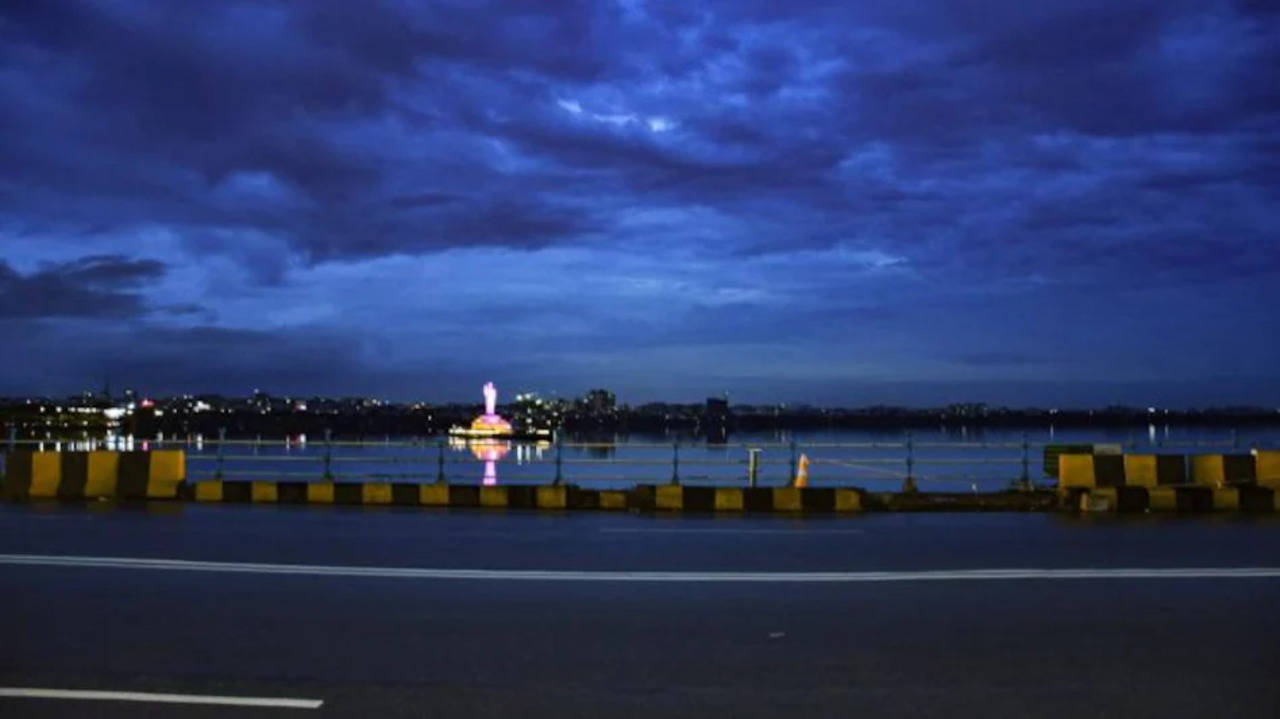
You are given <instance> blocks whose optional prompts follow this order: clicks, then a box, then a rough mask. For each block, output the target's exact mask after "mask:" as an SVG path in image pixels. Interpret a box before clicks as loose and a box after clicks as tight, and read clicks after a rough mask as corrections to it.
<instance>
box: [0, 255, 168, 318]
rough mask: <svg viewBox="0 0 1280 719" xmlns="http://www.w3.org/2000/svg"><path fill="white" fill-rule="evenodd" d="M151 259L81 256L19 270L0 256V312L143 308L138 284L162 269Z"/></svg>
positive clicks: (134, 312) (111, 313)
mask: <svg viewBox="0 0 1280 719" xmlns="http://www.w3.org/2000/svg"><path fill="white" fill-rule="evenodd" d="M164 270H165V268H164V265H163V264H162V263H160V262H157V261H155V260H131V259H129V258H126V257H122V256H120V255H103V256H95V257H84V258H81V259H79V260H76V261H74V262H67V263H63V264H58V265H53V266H49V267H44V268H41V269H39V270H37V271H35V272H31V273H29V274H22V273H20V272H18V271H17V270H15V269H13V268H12V267H10V266H9V265H8V264H6V263H5V262H3V261H0V318H15V317H16V318H32V317H111V318H129V317H136V316H140V315H142V314H145V313H146V312H148V307H147V303H146V301H145V299H144V298H143V296H142V294H141V293H140V290H141V289H143V286H144V285H145V284H146V283H147V282H149V281H152V280H156V279H158V278H159V277H160V276H162V275H163V274H164Z"/></svg>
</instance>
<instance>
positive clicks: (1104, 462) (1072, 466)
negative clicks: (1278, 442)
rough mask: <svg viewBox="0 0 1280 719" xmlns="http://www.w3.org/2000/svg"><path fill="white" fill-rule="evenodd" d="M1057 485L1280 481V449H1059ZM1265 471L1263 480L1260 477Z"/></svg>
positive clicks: (1100, 486) (1092, 486) (1279, 483)
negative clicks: (1093, 451) (1191, 452)
mask: <svg viewBox="0 0 1280 719" xmlns="http://www.w3.org/2000/svg"><path fill="white" fill-rule="evenodd" d="M1058 464H1059V466H1058V489H1059V490H1061V491H1064V492H1065V491H1070V490H1078V489H1105V488H1114V487H1146V488H1148V489H1150V488H1157V487H1165V486H1179V485H1195V486H1201V487H1211V488H1219V489H1221V488H1224V487H1232V486H1241V485H1254V484H1257V485H1258V486H1264V487H1273V486H1280V452H1263V451H1254V452H1252V453H1250V454H1195V455H1191V456H1190V457H1184V456H1183V455H1180V454H1123V455H1120V454H1063V455H1062V456H1061V457H1059V459H1058ZM1264 476H1265V477H1266V479H1265V480H1263V479H1261V478H1262V477H1264Z"/></svg>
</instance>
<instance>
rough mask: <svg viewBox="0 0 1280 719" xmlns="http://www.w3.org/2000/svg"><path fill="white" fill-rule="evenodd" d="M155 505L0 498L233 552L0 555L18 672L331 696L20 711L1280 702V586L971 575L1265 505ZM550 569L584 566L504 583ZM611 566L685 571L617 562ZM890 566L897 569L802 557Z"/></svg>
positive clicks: (1181, 547) (1103, 553) (25, 681)
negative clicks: (1195, 513)
mask: <svg viewBox="0 0 1280 719" xmlns="http://www.w3.org/2000/svg"><path fill="white" fill-rule="evenodd" d="M160 507H161V505H152V507H151V508H150V509H139V508H115V507H111V506H107V505H101V506H100V505H91V506H87V507H79V506H53V505H50V506H34V505H33V506H11V505H10V506H2V507H0V555H8V556H10V557H13V556H18V555H21V556H27V557H31V556H36V555H38V556H49V555H55V556H60V557H121V558H153V559H188V560H202V561H208V562H218V563H225V564H223V565H219V566H221V567H222V568H223V569H232V570H234V571H216V572H215V571H191V570H188V569H158V568H152V569H139V568H132V567H88V566H48V565H46V564H35V565H17V564H12V563H0V689H3V688H21V687H39V688H53V689H64V690H109V691H134V692H169V693H179V694H199V695H217V696H234V697H244V696H249V697H267V698H281V697H285V698H304V699H315V700H321V701H323V705H322V706H321V707H320V708H318V709H313V710H312V709H291V708H253V707H239V706H235V707H210V706H202V705H185V704H181V705H180V704H153V703H134V702H127V703H126V702H113V701H100V700H70V699H44V698H41V699H33V698H12V697H4V696H0V716H4V717H10V716H14V717H22V716H40V717H45V716H139V715H142V716H166V717H167V716H174V717H202V716H210V717H257V716H272V717H279V716H307V715H327V716H423V717H437V716H450V717H452V716H460V717H468V716H482V717H489V716H494V717H500V716H521V717H543V716H546V717H552V716H554V717H574V716H583V717H588V716H590V717H599V716H707V715H718V716H743V717H754V716H779V715H791V716H833V717H834V716H840V717H845V716H850V715H855V714H856V715H860V716H904V717H905V716H912V717H915V716H937V715H947V716H955V715H961V716H983V717H989V716H1013V715H1017V716H1028V715H1030V716H1063V717H1066V716H1072V717H1075V716H1080V715H1094V716H1102V717H1108V716H1117V717H1118V716H1126V717H1128V716H1153V717H1154V716H1214V717H1218V716H1246V717H1247V716H1259V717H1274V716H1277V715H1280V612H1277V607H1280V578H1276V577H1269V578H1259V577H1249V578H1246V577H1239V576H1188V577H1179V578H1170V577H1169V576H1167V575H1157V576H1154V577H1127V578H1114V577H1104V576H1101V575H1100V574H1097V575H1095V574H1089V573H1086V574H1085V576H1087V577H1089V578H1076V579H1062V578H1032V579H1027V578H1022V579H974V578H973V577H972V576H971V575H967V574H964V572H966V571H968V570H980V569H1027V568H1041V569H1048V570H1061V569H1085V570H1091V569H1099V570H1107V569H1117V568H1156V569H1165V570H1168V569H1187V568H1200V569H1212V568H1219V569H1227V570H1230V569H1233V568H1248V567H1272V568H1278V567H1280V521H1276V520H1275V519H1273V518H1249V517H1240V516H1233V517H1229V518H1228V517H1203V518H1159V519H1157V518H1149V517H1137V518H1114V517H1102V518H1094V517H1091V518H1074V517H1064V516H1055V515H1015V514H991V515H978V514H969V515H955V514H936V515H934V514H914V515H867V516H861V517H853V518H841V519H820V520H819V519H806V520H795V519H778V518H763V519H759V518H758V519H741V518H716V517H649V516H632V515H609V514H591V513H580V514H569V515H564V516H555V515H548V514H534V513H515V512H511V513H503V512H483V511H452V512H451V511H448V510H440V511H430V510H418V509H396V508H346V507H288V506H258V507H251V506H228V505H218V506H197V505H171V506H165V507H164V508H160ZM41 561H43V560H41ZM246 562H254V563H272V564H274V565H309V566H314V565H341V566H346V567H351V566H354V567H377V568H434V569H454V570H461V569H487V570H498V571H497V573H496V574H495V575H493V578H486V579H458V578H423V577H389V576H346V575H342V574H339V575H334V576H322V575H317V574H315V573H314V572H313V573H304V574H286V573H281V572H282V571H286V570H287V568H285V569H281V568H280V567H276V568H275V569H268V570H264V571H266V572H267V573H249V572H247V571H243V567H242V566H241V565H240V563H246ZM237 567H239V568H237ZM529 570H557V571H560V572H563V573H567V574H569V575H574V576H576V577H577V578H576V579H565V578H563V577H561V578H558V579H539V580H529V579H522V578H516V577H517V576H518V575H517V574H510V573H508V574H504V573H503V572H504V571H509V572H524V571H529ZM935 570H944V571H946V572H948V574H947V575H946V577H938V578H934V579H932V580H930V581H901V580H902V579H903V578H904V577H905V576H906V575H904V574H902V573H904V572H919V571H935ZM616 571H633V572H670V571H674V572H681V573H683V574H680V575H677V576H675V577H673V578H670V579H669V580H668V581H661V582H659V581H616V580H613V579H608V578H605V579H604V580H603V581H600V577H599V575H598V574H597V573H599V572H616ZM873 571H874V572H881V573H884V574H883V575H882V576H883V577H885V578H888V579H889V580H890V581H864V580H863V579H857V580H856V581H854V580H850V581H838V582H831V581H810V580H805V579H803V577H802V576H801V574H800V573H808V572H848V573H865V572H873ZM724 572H749V573H752V575H751V576H753V577H756V579H757V580H759V579H761V578H763V579H769V577H774V576H778V577H782V576H788V577H791V578H792V580H796V579H797V578H798V579H799V581H709V578H711V579H714V578H715V577H717V576H722V575H721V573H724ZM762 574H763V575H768V576H763V577H762ZM449 576H452V575H449ZM642 576H648V575H642ZM850 576H854V575H850ZM856 576H857V577H863V576H864V575H861V574H859V575H856ZM1046 576H1059V575H1046ZM592 577H594V579H592Z"/></svg>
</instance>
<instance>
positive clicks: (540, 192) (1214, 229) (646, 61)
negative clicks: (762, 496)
mask: <svg viewBox="0 0 1280 719" xmlns="http://www.w3.org/2000/svg"><path fill="white" fill-rule="evenodd" d="M197 13H198V19H194V18H193V16H194V15H196V14H197ZM1278 28H1280V15H1277V14H1276V12H1275V10H1274V9H1273V8H1271V7H1269V6H1267V4H1265V3H1246V2H1231V1H1228V0H1220V1H1210V2H1182V1H1180V0H1173V1H1169V0H1161V1H1160V2H1146V1H1138V2H1124V3H1115V2H1101V1H1096V0H1085V1H1083V2H1082V1H1081V0H1069V1H1068V0H1058V1H1056V2H1037V3H1026V2H1015V1H1014V0H983V1H982V2H970V1H969V0H962V1H960V2H957V1H955V0H929V1H926V2H919V3H911V4H909V5H905V6H904V5H903V4H901V3H897V2H887V1H885V2H880V1H874V0H873V1H872V2H857V3H844V4H839V3H837V4H832V3H826V2H806V1H803V0H802V1H799V2H788V3H753V2H740V1H737V0H733V1H729V0H725V1H723V2H715V1H709V2H696V1H695V2H687V3H673V4H665V3H648V2H630V1H627V2H604V1H601V2H584V3H576V4H569V5H567V6H566V5H561V4H555V5H547V4H544V3H527V2H494V3H474V4H473V3H457V4H453V3H426V4H412V3H393V2H367V3H366V2H303V3H276V2H268V1H266V0H263V1H256V0H244V1H237V2H229V3H212V4H199V5H198V9H196V8H193V7H188V6H187V5H186V4H185V3H183V4H178V5H174V4H169V3H150V2H132V1H129V0H125V1H123V2H113V3H105V2H90V1H88V0H85V1H72V0H69V1H67V2H47V3H46V2H42V3H17V4H9V5H8V6H6V7H5V8H3V9H0V65H2V66H3V67H4V71H3V72H2V73H0V352H3V355H2V356H3V359H2V360H0V363H2V369H0V395H15V394H71V393H76V392H79V391H80V390H82V389H84V388H85V387H86V386H89V387H97V386H99V384H100V381H101V380H100V379H99V378H102V377H106V376H110V377H111V380H112V383H113V385H116V386H119V387H124V386H127V385H135V386H138V387H145V388H147V389H148V391H151V392H155V393H158V394H165V393H175V392H190V391H210V392H221V393H239V392H244V391H245V388H248V387H262V388H264V389H268V390H270V391H272V392H278V393H281V394H299V395H306V394H328V395H369V396H382V397H386V398H388V399H393V400H406V399H412V398H436V400H437V401H467V400H468V399H470V398H472V397H474V396H476V395H475V392H476V389H475V388H477V387H479V386H480V385H481V384H483V382H484V381H486V380H489V379H492V380H493V381H495V382H496V383H498V385H499V386H500V387H502V388H504V393H505V392H508V391H509V392H512V393H514V392H516V391H522V390H529V389H536V390H540V391H542V392H544V393H547V394H550V393H552V392H558V393H560V395H561V396H565V395H576V394H580V393H581V392H583V391H585V390H586V389H589V388H591V387H596V386H602V387H610V388H612V389H614V390H615V391H616V392H617V393H618V394H619V397H620V399H623V400H625V401H627V402H629V403H632V404H638V403H642V402H645V401H651V400H662V401H678V400H686V401H698V400H699V399H700V398H703V397H705V396H707V395H716V394H720V393H723V392H728V393H729V394H730V396H731V397H732V398H733V400H734V401H735V402H737V401H741V402H746V403H768V402H804V403H810V404H817V405H829V406H862V405H870V404H896V405H906V406H937V405H944V404H948V403H951V402H987V403H990V404H1000V405H1010V406H1055V405H1056V406H1081V407H1089V406H1104V405H1108V404H1129V405H1134V406H1145V405H1162V406H1174V407H1187V406H1209V405H1229V404H1250V405H1259V406H1280V313H1277V312H1276V310H1275V308H1276V307H1280V237H1278V236H1277V230H1276V228H1277V226H1278V225H1280V165H1277V157H1280V95H1278V94H1277V90H1276V88H1280V30H1278Z"/></svg>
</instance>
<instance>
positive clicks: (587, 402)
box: [580, 389, 618, 415]
mask: <svg viewBox="0 0 1280 719" xmlns="http://www.w3.org/2000/svg"><path fill="white" fill-rule="evenodd" d="M580 401H581V403H582V409H584V410H585V411H586V412H587V413H588V414H592V415H602V414H611V413H613V411H614V409H616V407H617V404H618V398H617V397H615V396H614V394H613V393H612V392H610V391H609V390H607V389H593V390H590V391H589V392H587V393H586V394H585V395H583V396H582V399H581V400H580Z"/></svg>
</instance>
